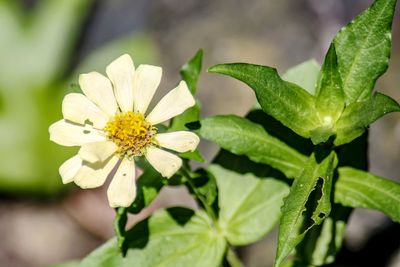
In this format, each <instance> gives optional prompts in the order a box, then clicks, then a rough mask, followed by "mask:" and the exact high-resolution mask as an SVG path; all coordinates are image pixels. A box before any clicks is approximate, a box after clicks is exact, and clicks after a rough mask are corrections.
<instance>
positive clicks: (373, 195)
mask: <svg viewBox="0 0 400 267" xmlns="http://www.w3.org/2000/svg"><path fill="white" fill-rule="evenodd" d="M335 202H336V203H340V204H342V205H344V206H347V207H353V208H369V209H375V210H379V211H381V212H383V213H385V214H386V215H388V216H389V217H390V218H392V220H393V221H396V222H399V223H400V184H399V183H397V182H394V181H391V180H388V179H385V178H382V177H379V176H375V175H373V174H371V173H368V172H365V171H361V170H356V169H353V168H350V167H341V168H339V179H338V180H337V182H336V184H335Z"/></svg>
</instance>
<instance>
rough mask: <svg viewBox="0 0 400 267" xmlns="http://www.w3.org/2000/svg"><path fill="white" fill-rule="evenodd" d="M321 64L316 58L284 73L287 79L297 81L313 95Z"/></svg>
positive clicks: (296, 82) (284, 77)
mask: <svg viewBox="0 0 400 267" xmlns="http://www.w3.org/2000/svg"><path fill="white" fill-rule="evenodd" d="M320 69H321V66H320V65H319V64H318V62H317V61H315V59H310V60H307V61H305V62H303V63H301V64H299V65H297V66H294V67H293V68H290V69H289V70H287V71H286V72H285V74H283V75H282V79H284V80H285V81H288V82H291V83H295V84H297V85H299V86H301V87H302V88H304V89H306V90H307V92H309V93H310V94H311V95H315V87H316V84H317V79H318V75H319V71H320Z"/></svg>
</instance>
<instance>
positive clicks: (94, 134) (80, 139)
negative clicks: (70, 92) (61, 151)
mask: <svg viewBox="0 0 400 267" xmlns="http://www.w3.org/2000/svg"><path fill="white" fill-rule="evenodd" d="M49 133H50V140H51V141H53V142H55V143H57V144H59V145H62V146H81V145H83V144H87V143H91V142H99V141H105V140H106V138H105V136H103V135H102V134H101V132H100V131H98V130H96V129H94V128H93V127H91V126H89V125H86V126H81V125H76V124H73V123H69V122H67V121H65V120H59V121H57V122H55V123H53V124H52V125H50V127H49Z"/></svg>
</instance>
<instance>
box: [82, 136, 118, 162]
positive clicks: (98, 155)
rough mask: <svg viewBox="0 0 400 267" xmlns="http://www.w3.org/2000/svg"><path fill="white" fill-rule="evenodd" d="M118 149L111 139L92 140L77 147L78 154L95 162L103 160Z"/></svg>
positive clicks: (86, 159) (85, 159) (88, 160)
mask: <svg viewBox="0 0 400 267" xmlns="http://www.w3.org/2000/svg"><path fill="white" fill-rule="evenodd" d="M117 149H118V147H117V145H116V144H115V143H114V142H112V141H103V142H94V143H88V144H84V145H83V146H82V147H81V149H79V152H78V155H79V157H81V159H83V160H84V161H87V162H89V163H96V162H98V161H105V160H106V159H108V158H109V157H110V156H111V155H112V154H114V152H115V151H116V150H117Z"/></svg>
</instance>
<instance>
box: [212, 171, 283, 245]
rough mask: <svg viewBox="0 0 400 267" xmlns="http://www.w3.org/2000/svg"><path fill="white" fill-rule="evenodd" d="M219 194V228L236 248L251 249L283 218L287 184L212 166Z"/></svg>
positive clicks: (269, 178) (270, 178)
mask: <svg viewBox="0 0 400 267" xmlns="http://www.w3.org/2000/svg"><path fill="white" fill-rule="evenodd" d="M209 170H210V172H211V173H212V174H214V176H215V178H216V180H217V184H218V190H219V208H220V212H219V220H218V227H219V229H220V231H221V232H222V233H223V234H224V236H225V237H226V238H227V240H228V241H229V243H230V244H232V245H235V246H237V245H247V244H250V243H253V242H255V241H257V240H259V239H261V238H262V237H263V236H264V235H265V234H266V233H267V232H269V231H271V230H272V229H273V227H274V226H275V224H276V223H277V222H278V220H279V217H280V215H281V212H280V207H281V206H282V204H283V197H284V196H286V195H287V194H288V192H289V187H288V185H287V184H286V183H284V182H282V181H279V180H276V179H274V178H273V177H268V178H259V177H256V176H254V175H252V174H245V175H241V174H239V173H236V172H233V171H230V170H227V169H224V168H222V167H220V166H218V165H211V166H210V167H209Z"/></svg>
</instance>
